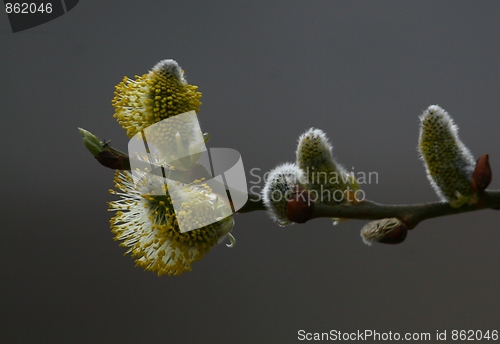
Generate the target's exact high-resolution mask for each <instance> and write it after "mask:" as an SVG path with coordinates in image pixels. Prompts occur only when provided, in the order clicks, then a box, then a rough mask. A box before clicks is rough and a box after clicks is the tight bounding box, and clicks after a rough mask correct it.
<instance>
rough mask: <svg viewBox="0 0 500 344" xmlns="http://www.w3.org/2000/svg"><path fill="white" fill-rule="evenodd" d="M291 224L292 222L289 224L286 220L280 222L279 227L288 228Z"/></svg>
mask: <svg viewBox="0 0 500 344" xmlns="http://www.w3.org/2000/svg"><path fill="white" fill-rule="evenodd" d="M289 224H290V222H288V221H286V220H278V226H280V227H286V226H287V225H289Z"/></svg>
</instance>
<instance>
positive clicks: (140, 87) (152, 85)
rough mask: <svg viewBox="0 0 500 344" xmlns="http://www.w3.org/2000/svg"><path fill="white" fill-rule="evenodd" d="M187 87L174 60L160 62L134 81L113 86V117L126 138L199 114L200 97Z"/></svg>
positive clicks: (193, 87)
mask: <svg viewBox="0 0 500 344" xmlns="http://www.w3.org/2000/svg"><path fill="white" fill-rule="evenodd" d="M197 89H198V87H197V86H194V85H189V84H188V83H187V82H186V80H185V78H184V73H183V71H182V69H181V68H180V67H179V65H178V64H177V62H175V61H174V60H163V61H160V62H159V63H157V64H156V65H155V66H154V67H153V69H152V70H151V71H150V72H149V73H148V74H144V75H142V76H135V80H133V79H129V78H127V77H125V78H124V79H123V81H122V82H121V83H119V84H118V85H117V86H116V92H115V97H114V99H113V101H112V104H113V107H114V108H115V114H114V117H115V118H116V119H117V120H118V123H120V125H121V126H122V127H123V128H124V129H125V130H126V131H127V135H128V136H129V137H132V136H134V135H135V134H136V133H138V132H139V131H141V130H143V129H145V128H147V127H148V126H149V125H151V124H154V123H156V122H159V121H161V120H163V119H165V118H169V117H172V116H176V115H178V114H181V113H184V112H188V111H192V110H194V111H196V112H197V111H199V107H200V105H201V101H200V98H201V93H200V92H198V91H197Z"/></svg>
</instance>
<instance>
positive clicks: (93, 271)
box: [0, 1, 500, 343]
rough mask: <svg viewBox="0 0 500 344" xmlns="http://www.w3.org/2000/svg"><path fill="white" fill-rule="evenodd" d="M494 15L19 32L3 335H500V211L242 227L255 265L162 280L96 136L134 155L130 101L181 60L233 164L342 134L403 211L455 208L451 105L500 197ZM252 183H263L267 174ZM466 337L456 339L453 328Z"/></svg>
mask: <svg viewBox="0 0 500 344" xmlns="http://www.w3.org/2000/svg"><path fill="white" fill-rule="evenodd" d="M499 18H500V3H498V2H493V1H474V2H472V1H470V2H465V1H449V2H406V1H385V2H380V1H377V2H375V1H357V2H354V1H342V2H340V1H307V2H306V1H302V2H291V1H285V2H277V1H273V2H263V1H262V2H255V1H253V2H245V3H243V2H234V1H228V2H210V3H209V2H187V3H183V4H181V3H180V2H172V1H165V2H160V1H106V2H104V3H101V2H97V1H93V2H90V1H82V2H80V3H79V4H78V5H77V6H76V7H75V8H74V9H73V10H72V11H70V12H69V13H68V14H66V15H64V16H62V17H60V18H57V19H56V20H54V21H52V22H49V23H47V24H44V25H42V26H39V27H36V28H33V29H30V30H27V31H24V32H21V33H17V34H12V33H11V31H10V27H9V25H8V22H7V16H6V15H5V14H1V15H0V49H1V55H0V61H1V66H2V67H1V68H2V73H1V83H2V92H1V93H0V102H1V104H2V114H1V116H2V117H1V118H2V121H1V123H2V124H1V126H0V143H1V147H2V149H1V152H2V153H1V154H2V163H1V166H2V169H1V172H0V173H1V180H2V192H3V196H2V197H1V201H0V202H1V208H0V209H1V211H0V212H1V215H2V226H1V246H2V259H1V260H0V269H1V270H0V271H1V276H2V281H1V283H0V291H1V293H0V298H1V308H0V314H1V318H0V327H1V329H0V339H1V340H2V341H3V342H16V343H23V342H51V343H63V342H65V343H68V342H73V343H90V342H95V343H101V342H107V343H118V342H120V343H146V342H149V343H156V342H169V343H181V342H182V343H195V342H202V341H204V342H212V343H257V342H261V343H271V342H280V343H289V342H296V341H297V331H298V330H301V329H303V330H306V331H308V332H327V331H330V330H339V331H342V332H348V331H356V330H365V329H371V330H377V331H380V332H382V331H392V332H401V333H404V332H412V331H419V332H430V333H432V334H435V332H436V330H440V331H443V330H448V331H450V330H453V329H458V330H460V329H464V330H468V329H474V330H476V329H482V330H488V329H489V330H493V329H497V330H500V328H499V325H498V324H499V316H500V309H499V306H500V299H499V297H498V290H499V288H500V278H499V277H500V269H499V266H500V265H499V264H500V263H499V258H500V253H499V252H500V251H499V244H500V230H499V228H498V221H499V219H500V213H498V212H494V211H491V210H489V211H482V212H477V213H470V214H464V215H460V216H454V217H448V218H438V219H434V220H430V221H426V222H423V223H421V224H420V225H419V226H418V227H417V228H416V229H415V230H414V231H413V232H411V233H410V234H409V236H408V238H407V240H406V242H405V243H403V244H402V245H397V246H384V245H377V246H373V247H367V246H365V245H364V244H363V243H362V242H361V240H360V237H359V230H360V228H361V227H362V226H363V224H364V223H365V222H363V221H355V220H352V221H349V222H346V223H343V224H341V225H339V226H336V227H333V226H332V224H331V221H329V220H327V219H318V220H314V221H311V222H310V223H307V224H305V225H294V226H291V227H287V228H280V227H278V226H277V225H276V224H274V223H272V222H271V221H270V220H269V218H268V216H267V215H266V214H265V213H264V212H258V213H251V214H242V215H237V216H236V226H235V228H234V230H233V234H234V235H235V236H236V238H237V240H238V243H237V246H236V248H235V249H232V250H230V249H226V248H225V247H224V245H219V246H218V247H215V248H214V249H213V250H212V251H211V252H210V253H209V254H208V255H207V256H206V257H205V258H204V259H203V260H202V261H200V262H197V263H195V264H194V265H193V272H190V273H185V274H184V275H182V276H180V277H171V278H169V277H166V276H164V277H161V278H159V277H157V276H156V275H155V274H153V273H150V272H144V271H142V270H141V269H140V268H135V267H134V262H133V260H132V259H131V258H130V257H128V256H126V257H124V256H123V253H124V251H125V250H124V249H123V248H122V247H119V246H118V244H117V243H116V242H114V241H113V236H112V234H111V232H110V230H109V223H108V221H109V218H110V217H111V214H109V213H108V212H107V204H106V202H107V201H109V200H112V199H113V196H112V195H110V194H108V189H109V188H110V187H112V185H113V184H112V178H113V171H111V170H108V169H105V168H104V167H101V166H100V165H98V164H97V163H96V162H95V161H94V159H93V158H92V157H91V156H90V155H89V154H88V153H87V151H86V150H85V148H84V147H83V145H82V141H81V138H80V136H79V133H78V131H77V127H83V128H86V129H88V130H90V131H92V132H94V133H95V134H97V135H99V136H100V137H101V138H105V139H112V140H113V144H114V145H115V146H116V147H117V148H123V149H125V147H126V144H127V141H128V140H127V138H126V136H125V133H124V131H123V130H122V129H121V127H120V126H119V125H118V124H117V123H116V121H115V120H114V119H113V118H112V115H113V108H112V106H111V99H112V98H113V92H114V86H115V85H116V84H117V83H118V82H120V81H121V79H122V78H123V76H124V75H127V76H130V77H133V76H134V75H136V74H144V73H146V72H147V71H148V70H149V69H150V68H151V67H152V66H153V65H154V64H155V63H156V62H157V61H159V60H161V59H164V58H173V59H176V60H177V61H178V62H179V64H180V65H181V66H182V67H183V68H184V69H185V71H186V76H187V78H188V81H189V82H190V83H192V84H195V85H198V86H199V87H200V91H202V92H203V98H202V101H203V105H202V107H201V112H200V116H199V118H200V122H201V125H202V128H203V130H204V131H207V132H209V133H210V134H211V140H210V146H211V147H230V148H234V149H236V150H238V151H239V152H240V153H241V154H242V157H243V162H244V164H245V168H246V170H247V171H250V169H252V168H260V169H261V174H262V173H263V172H264V171H267V170H269V169H271V168H273V167H274V166H275V165H276V164H278V163H281V162H285V161H292V160H293V159H294V150H295V144H296V139H297V137H298V135H299V134H300V133H302V132H303V131H305V130H306V129H307V128H309V127H311V126H314V127H318V128H321V129H323V130H325V131H326V132H327V134H328V136H329V137H330V138H331V140H332V142H333V144H334V146H335V155H336V156H337V157H338V159H339V160H340V161H341V162H342V163H343V164H344V165H345V166H346V167H347V168H348V169H351V168H352V167H354V169H355V171H365V172H368V171H375V172H377V173H378V175H379V183H378V184H373V185H366V186H365V187H364V189H365V191H366V193H367V196H368V198H370V199H372V200H376V201H379V202H385V203H415V202H426V201H434V200H436V196H435V195H434V192H433V190H432V189H431V187H430V186H429V184H428V182H427V179H426V176H425V173H424V168H423V167H422V164H421V162H420V160H419V158H418V155H417V152H416V145H417V138H418V124H419V120H418V116H419V114H420V113H421V111H422V110H424V109H425V108H426V107H427V106H428V105H431V104H436V103H437V104H439V105H441V106H443V107H444V108H445V109H446V110H448V111H449V112H450V113H451V114H452V116H454V118H455V120H456V121H457V123H458V124H459V126H460V128H461V131H460V134H461V138H462V139H463V140H464V142H466V143H467V145H468V146H469V148H470V149H471V151H472V152H473V154H474V155H475V156H476V157H478V156H479V155H480V154H482V153H489V154H490V160H491V161H492V168H493V171H494V180H493V183H492V185H491V187H492V188H498V187H499V186H500V183H499V180H500V177H499V172H500V164H499V161H500V153H499V150H498V142H499V138H498V129H499V120H498V116H499V111H500V110H499V109H500V103H499V99H500V97H499V93H498V92H499V89H500V78H499V72H500V69H499V68H500V67H499V61H500V43H499V42H500V41H499V39H498V37H499V24H498V19H499ZM248 181H249V182H256V179H255V178H254V177H252V176H251V175H250V174H249V175H248ZM448 336H450V333H449V332H448Z"/></svg>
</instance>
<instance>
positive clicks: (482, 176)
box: [472, 154, 491, 193]
mask: <svg viewBox="0 0 500 344" xmlns="http://www.w3.org/2000/svg"><path fill="white" fill-rule="evenodd" d="M490 183H491V167H490V161H489V157H488V154H483V155H481V157H479V159H477V161H476V167H475V168H474V172H472V190H473V191H474V192H476V193H479V192H482V191H484V190H486V188H487V187H488V185H490Z"/></svg>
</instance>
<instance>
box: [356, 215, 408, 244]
mask: <svg viewBox="0 0 500 344" xmlns="http://www.w3.org/2000/svg"><path fill="white" fill-rule="evenodd" d="M407 233H408V228H407V227H406V225H405V224H404V223H403V221H401V220H400V219H398V218H395V217H392V218H388V219H382V220H377V221H372V222H370V223H368V224H366V225H365V226H364V227H363V229H361V238H362V239H363V242H364V243H365V244H367V245H372V244H373V243H375V242H379V243H383V244H399V243H402V242H403V241H404V240H405V238H406V234H407Z"/></svg>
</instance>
